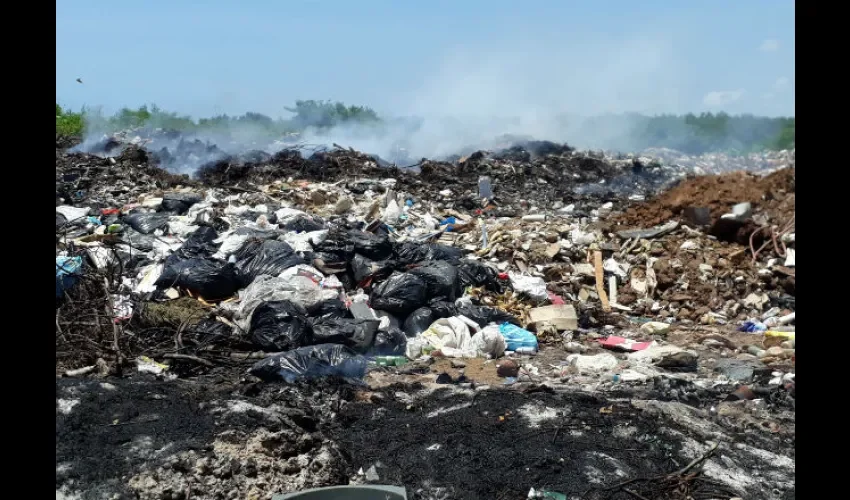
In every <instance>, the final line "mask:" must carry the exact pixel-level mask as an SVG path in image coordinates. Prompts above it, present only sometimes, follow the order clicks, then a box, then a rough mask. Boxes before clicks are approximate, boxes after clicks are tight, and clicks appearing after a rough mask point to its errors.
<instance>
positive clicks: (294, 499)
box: [272, 484, 407, 500]
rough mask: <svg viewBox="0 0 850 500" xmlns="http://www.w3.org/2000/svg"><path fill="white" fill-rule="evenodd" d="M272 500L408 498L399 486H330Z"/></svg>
mask: <svg viewBox="0 0 850 500" xmlns="http://www.w3.org/2000/svg"><path fill="white" fill-rule="evenodd" d="M272 500H407V492H406V491H405V489H404V488H402V487H399V486H379V485H374V484H368V485H362V486H329V487H327V488H313V489H310V490H304V491H299V492H297V493H284V494H282V495H275V496H273V497H272Z"/></svg>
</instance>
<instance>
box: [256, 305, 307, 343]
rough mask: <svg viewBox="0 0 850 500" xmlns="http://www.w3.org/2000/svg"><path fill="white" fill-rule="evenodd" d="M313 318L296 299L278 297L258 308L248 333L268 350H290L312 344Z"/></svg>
mask: <svg viewBox="0 0 850 500" xmlns="http://www.w3.org/2000/svg"><path fill="white" fill-rule="evenodd" d="M311 331H312V330H311V328H310V318H309V317H308V316H307V311H306V310H305V309H304V308H303V307H302V306H300V305H299V304H296V303H294V302H291V301H288V300H276V301H273V302H265V303H263V304H260V306H259V307H257V308H256V309H254V313H253V314H252V315H251V326H250V329H249V330H248V334H249V335H250V337H251V341H253V342H254V343H255V344H256V345H258V346H259V347H261V348H262V349H265V350H266V351H288V350H290V349H295V348H297V347H301V346H304V345H307V344H309V343H310V338H311Z"/></svg>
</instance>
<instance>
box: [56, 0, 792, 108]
mask: <svg viewBox="0 0 850 500" xmlns="http://www.w3.org/2000/svg"><path fill="white" fill-rule="evenodd" d="M794 44H795V39H794V2H793V1H790V0H773V1H770V0H747V1H740V0H738V1H724V0H719V1H712V2H702V1H700V2H686V1H673V0H667V1H658V0H643V1H640V2H635V1H614V0H610V1H606V0H597V1H568V0H560V1H558V0H549V1H544V0H528V1H524V2H519V1H507V0H465V1H464V0H455V1H443V0H428V1H402V0H395V1H390V0H359V1H343V0H312V1H308V0H288V1H287V0H278V1H265V0H250V1H244V2H238V1H235V0H231V1H223V0H222V1H219V0H206V1H197V2H192V1H188V0H186V1H160V0H145V1H143V2H115V1H105V0H57V2H56V100H57V102H58V103H60V104H62V105H64V106H70V107H71V108H79V107H81V106H83V105H87V106H102V107H103V109H104V110H105V111H114V110H116V109H118V108H120V107H121V106H125V105H127V106H138V105H140V104H144V103H156V104H158V105H159V106H160V107H162V108H164V109H167V110H171V111H177V112H180V113H185V114H190V115H192V116H195V117H197V116H208V115H212V114H217V113H229V114H241V113H244V112H245V111H257V112H262V113H265V114H268V115H271V116H274V117H277V116H282V115H285V114H286V113H285V111H284V110H283V108H284V106H288V105H291V104H292V103H293V101H295V100H296V99H333V100H341V101H344V102H346V103H352V104H365V105H369V106H372V107H373V108H375V109H376V110H378V111H379V112H381V113H383V114H389V115H428V114H433V115H441V116H452V115H467V116H482V117H483V116H488V115H490V114H502V115H515V114H522V115H532V116H541V115H545V114H552V113H559V112H572V113H578V114H585V115H589V114H597V113H602V112H623V111H637V112H643V113H650V114H652V113H661V112H687V111H694V112H698V111H718V110H725V111H727V112H731V113H742V112H749V113H755V114H759V115H769V116H777V115H793V114H794V86H795V78H794V72H795V65H794V51H795V46H794ZM77 78H81V79H82V81H83V83H82V84H80V83H77V82H76V79H77Z"/></svg>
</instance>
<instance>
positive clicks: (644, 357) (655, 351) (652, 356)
mask: <svg viewBox="0 0 850 500" xmlns="http://www.w3.org/2000/svg"><path fill="white" fill-rule="evenodd" d="M682 351H683V350H682V348H680V347H676V346H674V345H652V346H649V347H647V348H646V349H644V350H642V351H635V352H633V353H630V354H629V361H630V362H633V363H638V364H642V365H650V364H654V363H657V362H659V361H660V360H661V359H663V358H664V357H666V356H669V355H671V354H677V353H680V352H682Z"/></svg>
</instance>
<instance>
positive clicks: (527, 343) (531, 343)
mask: <svg viewBox="0 0 850 500" xmlns="http://www.w3.org/2000/svg"><path fill="white" fill-rule="evenodd" d="M499 333H501V334H502V337H505V343H506V344H507V350H508V351H516V350H517V349H520V348H522V347H530V348H532V349H534V350H535V351H536V350H537V337H536V336H535V335H534V334H533V333H531V332H529V331H528V330H524V329H522V328H520V327H518V326H516V325H512V324H510V323H502V324H501V325H499Z"/></svg>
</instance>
